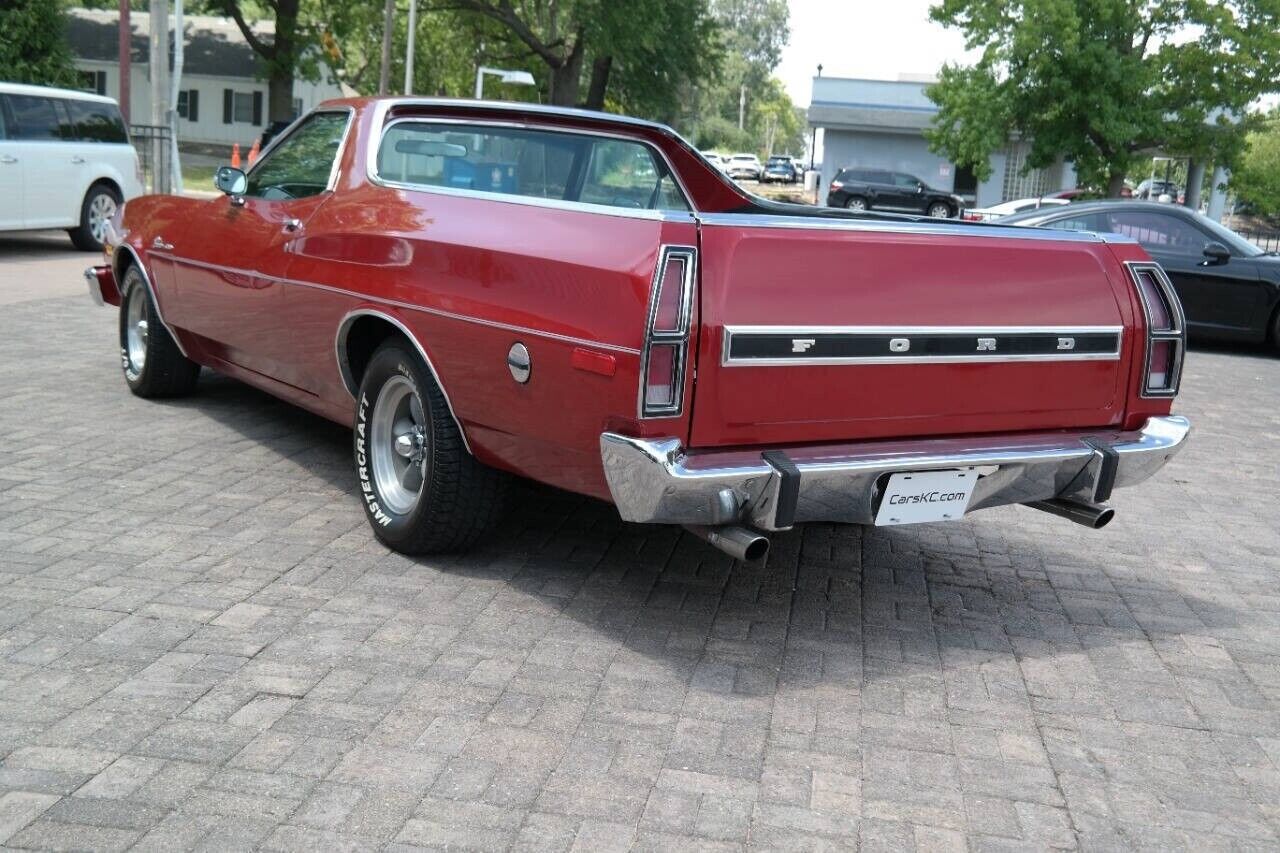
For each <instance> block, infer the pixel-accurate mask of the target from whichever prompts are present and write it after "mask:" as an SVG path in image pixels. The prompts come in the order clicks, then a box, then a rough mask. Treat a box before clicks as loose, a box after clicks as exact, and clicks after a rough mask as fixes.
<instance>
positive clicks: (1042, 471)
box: [600, 415, 1191, 530]
mask: <svg viewBox="0 0 1280 853" xmlns="http://www.w3.org/2000/svg"><path fill="white" fill-rule="evenodd" d="M1190 430H1191V424H1190V422H1189V421H1188V420H1187V419H1186V418H1184V417H1180V416H1177V415H1169V416H1165V417H1156V418H1150V419H1149V420H1148V421H1147V422H1146V423H1145V424H1144V425H1143V427H1142V429H1140V430H1137V431H1134V432H1120V431H1101V432H1099V431H1089V432H1070V433H1067V432H1055V433H1032V434H1025V435H1012V436H1011V435H991V436H974V437H970V438H945V439H911V440H898V441H874V442H859V443H856V444H844V445H820V446H811V447H795V448H786V449H770V450H767V451H761V450H726V451H692V452H690V451H686V450H685V448H684V447H683V445H681V443H680V441H679V440H678V439H675V438H666V439H638V438H629V437H627V436H623V435H617V434H615V433H610V432H606V433H604V434H603V435H601V436H600V454H601V457H602V460H603V462H604V473H605V478H606V479H607V481H608V483H609V490H610V492H611V493H612V495H613V502H614V503H615V504H616V505H617V507H618V512H619V513H620V514H621V515H622V518H623V519H624V520H626V521H638V522H650V523H656V524H698V525H711V526H715V525H724V524H735V523H743V524H749V525H751V526H752V527H755V528H758V529H760V530H785V529H787V528H789V527H791V526H792V525H794V524H796V523H799V522H806V521H833V522H844V523H861V524H869V523H871V522H872V521H873V520H874V518H875V512H876V507H877V504H878V503H879V499H880V491H881V488H882V487H883V485H884V481H885V479H886V478H887V476H888V475H889V474H893V473H896V472H899V471H926V470H930V469H944V468H968V467H971V466H972V467H976V468H978V469H979V473H980V474H981V476H980V477H979V479H978V482H977V484H976V485H975V486H974V492H973V497H972V499H971V501H970V503H969V509H970V510H975V509H985V508H987V507H992V506H1000V505H1003V504H1016V503H1028V502H1030V501H1043V500H1050V499H1052V498H1071V499H1075V500H1081V501H1089V502H1093V503H1101V502H1103V501H1105V500H1107V499H1108V498H1110V496H1111V490H1112V489H1113V488H1117V487H1123V486H1132V485H1134V484H1135V483H1140V482H1142V481H1143V480H1145V479H1147V478H1148V477H1150V476H1151V475H1152V474H1154V473H1155V472H1156V471H1158V470H1160V468H1162V467H1163V466H1164V464H1165V463H1166V462H1168V461H1169V460H1170V459H1171V458H1172V457H1173V455H1174V454H1175V453H1177V452H1178V450H1179V449H1181V447H1182V445H1183V444H1184V443H1185V442H1186V438H1187V434H1188V433H1189V432H1190Z"/></svg>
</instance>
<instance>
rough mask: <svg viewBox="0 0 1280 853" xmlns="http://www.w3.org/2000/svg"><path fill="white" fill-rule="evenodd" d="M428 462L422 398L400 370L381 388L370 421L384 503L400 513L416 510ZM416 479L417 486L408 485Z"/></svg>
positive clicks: (373, 462) (373, 463)
mask: <svg viewBox="0 0 1280 853" xmlns="http://www.w3.org/2000/svg"><path fill="white" fill-rule="evenodd" d="M406 451H407V452H406ZM426 465H427V438H426V418H425V416H424V414H423V408H422V401H421V399H420V398H419V397H418V389H417V387H416V386H415V385H414V384H413V383H412V382H411V381H410V380H409V378H408V377H406V376H402V375H399V374H397V375H395V376H392V377H391V378H390V379H388V380H387V381H386V383H384V384H383V386H382V388H381V389H380V390H379V391H378V397H377V399H376V400H375V401H374V404H373V416H372V417H371V418H370V421H369V468H370V473H371V474H372V475H373V482H374V485H375V486H376V487H377V490H378V497H379V499H380V500H381V502H382V505H383V507H384V508H386V509H387V510H389V511H391V512H393V513H395V514H396V515H408V514H409V513H411V512H413V510H414V509H415V508H416V507H417V505H418V501H419V500H421V499H422V491H423V488H424V486H425V482H426ZM415 473H416V475H417V476H416V478H415V477H414V474H415ZM414 479H416V480H417V485H416V487H410V486H409V485H406V482H408V483H410V484H412V482H413V480H414Z"/></svg>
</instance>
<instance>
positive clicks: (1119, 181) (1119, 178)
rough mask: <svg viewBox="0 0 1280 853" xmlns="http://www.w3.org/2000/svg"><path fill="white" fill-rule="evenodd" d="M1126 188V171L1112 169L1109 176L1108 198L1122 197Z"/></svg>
mask: <svg viewBox="0 0 1280 853" xmlns="http://www.w3.org/2000/svg"><path fill="white" fill-rule="evenodd" d="M1123 189H1124V172H1118V171H1112V172H1111V174H1110V175H1108V176H1107V198H1120V191H1121V190H1123Z"/></svg>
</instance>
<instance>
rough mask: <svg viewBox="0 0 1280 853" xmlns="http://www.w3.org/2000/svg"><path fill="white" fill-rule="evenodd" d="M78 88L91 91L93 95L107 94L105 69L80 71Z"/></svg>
mask: <svg viewBox="0 0 1280 853" xmlns="http://www.w3.org/2000/svg"><path fill="white" fill-rule="evenodd" d="M80 79H81V81H82V82H81V84H80V88H81V89H84V90H85V91H86V92H93V93H94V94H95V95H105V94H107V72H105V71H81V72H80Z"/></svg>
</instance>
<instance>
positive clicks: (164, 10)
mask: <svg viewBox="0 0 1280 853" xmlns="http://www.w3.org/2000/svg"><path fill="white" fill-rule="evenodd" d="M148 42H149V44H150V48H151V52H150V56H149V64H150V68H149V69H148V71H149V72H150V73H151V125H152V126H153V127H162V126H163V125H166V124H168V122H167V121H166V115H165V113H166V112H167V110H166V109H165V104H166V103H167V102H168V94H169V87H168V86H166V85H165V80H166V78H167V77H168V74H169V0H151V33H150V37H149V39H148ZM164 155H165V150H164V144H163V143H162V142H161V141H160V137H159V135H158V134H157V135H155V136H154V137H153V140H152V143H151V191H152V192H156V193H161V192H166V191H167V190H168V186H167V185H168V183H169V182H168V175H166V174H165V173H164V171H163V170H162V169H161V168H160V167H161V164H162V163H163V162H164Z"/></svg>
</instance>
